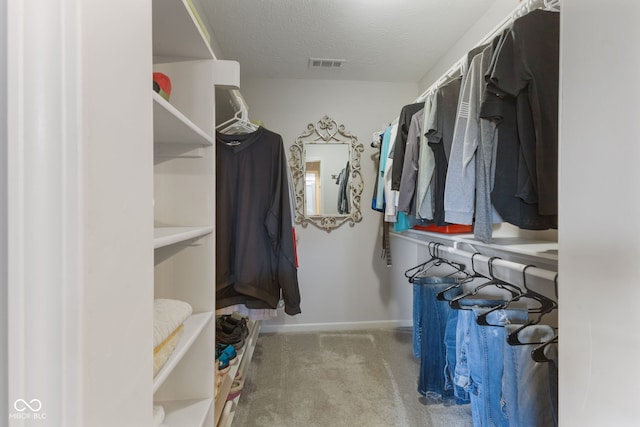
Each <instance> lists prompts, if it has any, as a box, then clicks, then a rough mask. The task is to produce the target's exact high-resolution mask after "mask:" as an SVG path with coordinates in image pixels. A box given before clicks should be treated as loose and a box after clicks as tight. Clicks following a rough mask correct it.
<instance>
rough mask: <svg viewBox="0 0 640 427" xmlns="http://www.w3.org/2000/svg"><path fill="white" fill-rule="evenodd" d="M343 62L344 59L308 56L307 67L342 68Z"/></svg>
mask: <svg viewBox="0 0 640 427" xmlns="http://www.w3.org/2000/svg"><path fill="white" fill-rule="evenodd" d="M344 62H345V60H344V59H328V58H310V59H309V68H326V69H329V68H331V69H338V68H342V64H344Z"/></svg>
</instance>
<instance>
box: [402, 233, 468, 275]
mask: <svg viewBox="0 0 640 427" xmlns="http://www.w3.org/2000/svg"><path fill="white" fill-rule="evenodd" d="M440 246H442V243H437V242H429V245H428V248H429V255H430V256H431V259H429V260H428V261H425V262H423V263H420V264H418V265H416V266H415V267H411V268H410V269H408V270H407V271H405V272H404V276H405V277H406V278H407V279H408V280H409V282H411V283H413V282H414V280H415V278H416V277H418V276H419V275H421V274H422V273H424V272H426V271H427V270H429V269H430V268H431V267H437V266H439V265H443V264H446V265H449V266H451V267H453V268H454V269H455V271H454V272H452V273H450V274H449V275H448V276H451V275H452V274H455V273H460V272H462V273H465V274H466V272H465V271H464V269H465V265H464V264H460V263H458V262H453V261H449V260H448V259H445V258H442V257H440V256H438V248H439V247H440ZM428 264H432V265H431V266H430V267H428V268H426V267H427V265H428Z"/></svg>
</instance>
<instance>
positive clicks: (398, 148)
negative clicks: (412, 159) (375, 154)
mask: <svg viewBox="0 0 640 427" xmlns="http://www.w3.org/2000/svg"><path fill="white" fill-rule="evenodd" d="M423 107H424V102H418V103H416V104H410V105H405V106H404V107H402V110H401V111H400V117H399V118H398V132H397V133H396V139H395V142H394V144H393V164H392V165H391V189H392V190H397V191H399V190H400V181H401V180H402V168H403V166H404V151H405V148H406V146H407V135H408V134H409V126H411V118H412V117H413V115H414V114H415V113H417V112H418V111H420V110H422V108H423Z"/></svg>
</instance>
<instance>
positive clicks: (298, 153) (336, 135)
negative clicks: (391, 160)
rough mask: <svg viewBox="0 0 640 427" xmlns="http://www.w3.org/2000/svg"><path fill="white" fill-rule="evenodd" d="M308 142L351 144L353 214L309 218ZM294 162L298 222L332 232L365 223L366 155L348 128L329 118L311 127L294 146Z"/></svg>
mask: <svg viewBox="0 0 640 427" xmlns="http://www.w3.org/2000/svg"><path fill="white" fill-rule="evenodd" d="M305 142H314V143H326V144H344V143H347V144H349V167H350V169H351V171H350V175H351V178H350V179H349V196H350V200H349V202H350V205H351V206H350V210H349V214H336V215H333V214H331V215H307V214H305V194H304V190H305V149H304V143H305ZM290 150H291V158H290V159H289V167H290V168H291V175H292V178H293V187H294V192H295V198H296V205H295V215H296V216H295V222H296V223H297V224H302V226H303V227H306V226H307V225H308V224H313V225H315V226H316V227H318V228H320V229H322V230H325V231H326V232H331V230H333V229H336V228H338V227H340V226H341V225H342V224H344V223H349V225H350V226H351V227H353V226H354V225H355V224H356V222H360V221H362V212H361V211H360V198H361V196H362V190H363V189H364V181H363V179H362V174H361V173H360V168H361V166H360V154H361V153H362V152H363V151H364V147H363V145H362V144H361V143H358V138H356V136H355V135H353V134H351V133H350V132H348V131H346V130H345V128H344V125H338V124H337V123H336V121H335V120H333V119H332V118H330V117H329V116H324V117H323V118H321V119H320V120H318V122H317V123H309V124H308V125H307V129H306V130H305V131H304V132H303V133H302V134H300V135H299V136H298V137H297V138H296V141H295V143H294V144H293V145H292V146H291V148H290Z"/></svg>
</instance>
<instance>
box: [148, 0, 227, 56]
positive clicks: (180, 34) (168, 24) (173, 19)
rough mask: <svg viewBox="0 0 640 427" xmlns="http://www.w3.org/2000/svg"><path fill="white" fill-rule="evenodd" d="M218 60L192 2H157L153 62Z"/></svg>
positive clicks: (171, 0) (155, 5) (155, 2)
mask: <svg viewBox="0 0 640 427" xmlns="http://www.w3.org/2000/svg"><path fill="white" fill-rule="evenodd" d="M187 59H216V57H215V55H214V54H213V51H212V50H211V46H210V45H209V42H208V41H207V38H206V37H205V33H204V32H203V30H202V28H201V27H200V24H199V23H198V19H197V18H196V16H195V15H194V13H193V11H192V10H191V7H190V6H189V1H188V0H153V62H154V63H156V64H157V63H162V62H176V61H184V60H187Z"/></svg>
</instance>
